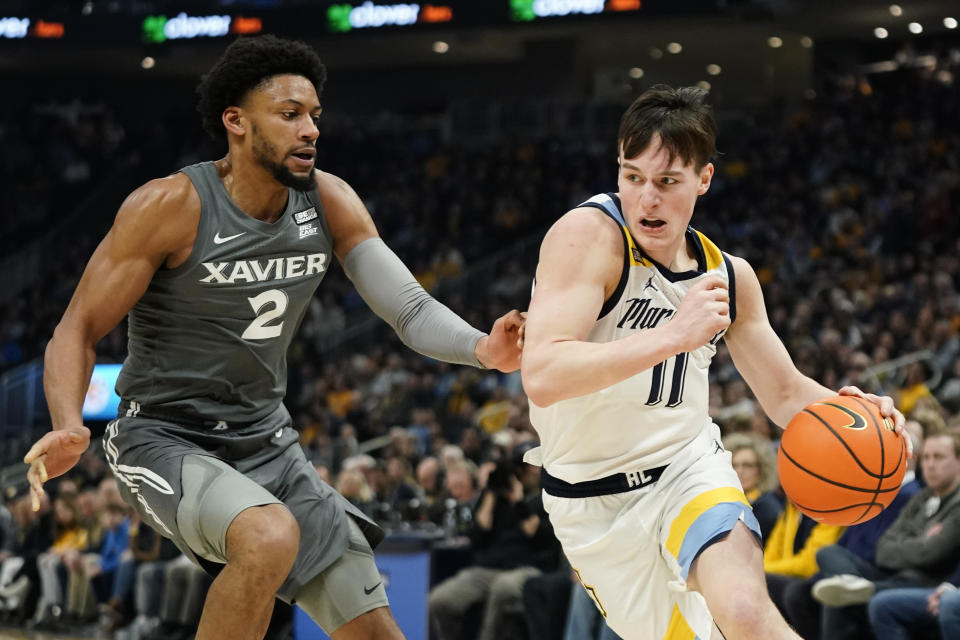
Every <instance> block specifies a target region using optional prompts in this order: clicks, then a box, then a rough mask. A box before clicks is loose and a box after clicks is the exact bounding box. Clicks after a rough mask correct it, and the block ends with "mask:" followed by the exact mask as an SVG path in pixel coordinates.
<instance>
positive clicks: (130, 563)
mask: <svg viewBox="0 0 960 640" xmlns="http://www.w3.org/2000/svg"><path fill="white" fill-rule="evenodd" d="M179 555H180V550H179V549H177V547H176V546H175V545H174V544H173V541H171V540H170V539H169V538H165V537H163V536H161V535H160V534H159V533H157V532H156V531H155V530H154V529H153V528H152V527H150V526H148V525H146V524H144V523H143V522H139V521H137V522H133V523H131V526H130V551H129V557H127V558H125V559H124V561H123V562H122V563H121V569H120V571H124V572H128V571H132V572H133V574H134V578H133V580H134V585H135V586H134V588H133V599H134V602H133V606H132V607H131V606H130V603H129V602H124V603H122V604H121V606H120V608H112V610H111V612H110V614H111V619H110V623H109V624H108V626H107V628H106V631H107V632H111V631H115V630H117V629H119V628H121V627H123V626H125V624H126V623H127V622H132V625H131V627H130V637H131V640H137V639H138V638H140V637H141V636H143V635H146V634H147V633H149V632H151V631H152V630H154V629H156V628H157V627H159V626H160V604H161V603H162V601H163V587H164V570H165V569H166V566H167V563H169V562H170V561H171V560H173V559H174V558H176V557H178V556H179ZM132 616H135V617H133V619H132V620H131V617H132Z"/></svg>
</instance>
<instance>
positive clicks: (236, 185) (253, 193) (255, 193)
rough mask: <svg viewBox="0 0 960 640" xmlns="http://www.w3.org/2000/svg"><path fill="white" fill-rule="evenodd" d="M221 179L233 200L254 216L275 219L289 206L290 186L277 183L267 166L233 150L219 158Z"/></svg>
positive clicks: (271, 220) (261, 218)
mask: <svg viewBox="0 0 960 640" xmlns="http://www.w3.org/2000/svg"><path fill="white" fill-rule="evenodd" d="M216 165H217V172H218V173H219V174H220V182H222V183H223V187H224V189H226V190H227V194H228V195H229V196H230V199H231V200H233V203H234V204H236V205H237V206H238V207H239V208H240V210H241V211H243V212H244V213H246V214H247V215H248V216H250V217H251V218H256V219H257V220H262V221H264V222H276V221H277V220H278V219H279V218H280V216H281V215H283V211H284V209H286V207H287V198H288V197H289V192H288V190H287V187H285V186H284V185H282V184H280V183H279V182H277V180H276V179H275V178H274V177H273V176H272V175H270V172H269V171H267V169H265V168H264V167H262V166H260V165H259V164H257V163H254V162H252V161H244V159H243V158H242V157H241V156H240V155H239V154H238V153H237V152H236V151H235V150H231V151H230V153H228V154H227V155H226V156H225V157H223V158H221V159H220V160H217V162H216Z"/></svg>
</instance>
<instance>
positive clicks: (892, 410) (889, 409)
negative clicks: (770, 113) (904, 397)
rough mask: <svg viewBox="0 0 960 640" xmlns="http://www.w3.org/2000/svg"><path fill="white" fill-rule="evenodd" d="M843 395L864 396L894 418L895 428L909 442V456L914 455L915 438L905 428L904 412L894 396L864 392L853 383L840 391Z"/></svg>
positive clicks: (881, 411)
mask: <svg viewBox="0 0 960 640" xmlns="http://www.w3.org/2000/svg"><path fill="white" fill-rule="evenodd" d="M839 393H840V395H842V396H856V397H858V398H863V399H864V400H866V401H867V402H870V403H872V404H875V405H877V406H878V407H880V415H882V416H883V417H884V418H890V419H891V420H893V430H894V431H896V432H897V433H898V434H899V435H900V437H901V438H903V439H904V441H906V443H907V457H908V458H912V457H913V440H911V439H910V434H908V433H907V432H906V431H904V430H903V425H904V424H905V423H906V419H905V418H904V417H903V414H902V413H900V411H898V410H897V408H896V407H895V406H894V404H893V398H891V397H890V396H878V395H876V394H873V393H864V392H863V391H861V390H860V388H859V387H854V386H852V385H850V386H846V387H843V388H842V389H840V391H839Z"/></svg>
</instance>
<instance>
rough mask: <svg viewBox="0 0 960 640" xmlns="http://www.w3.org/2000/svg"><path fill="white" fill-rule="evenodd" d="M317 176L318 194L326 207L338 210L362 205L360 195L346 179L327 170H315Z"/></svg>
mask: <svg viewBox="0 0 960 640" xmlns="http://www.w3.org/2000/svg"><path fill="white" fill-rule="evenodd" d="M315 174H316V178H317V195H318V196H319V197H320V201H321V202H322V203H323V207H324V209H327V210H338V209H342V208H345V207H346V208H348V207H352V206H356V205H357V204H361V205H362V201H361V200H360V196H358V195H357V192H356V191H354V190H353V187H351V186H350V184H349V183H347V181H346V180H344V179H343V178H341V177H339V176H335V175H334V174H332V173H327V172H326V171H320V170H319V169H318V170H317V171H316V172H315Z"/></svg>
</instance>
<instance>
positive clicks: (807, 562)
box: [763, 500, 844, 626]
mask: <svg viewBox="0 0 960 640" xmlns="http://www.w3.org/2000/svg"><path fill="white" fill-rule="evenodd" d="M843 529H844V528H843V527H835V526H832V525H827V524H817V522H816V521H815V520H814V519H813V518H810V517H808V516H805V515H804V514H802V513H801V512H800V510H799V509H797V507H796V506H794V504H793V503H792V502H790V501H789V500H787V501H786V504H785V505H784V508H783V511H782V512H781V513H780V517H779V518H777V521H776V523H775V524H774V525H773V531H772V532H771V533H770V538H769V539H768V540H767V541H766V545H765V546H764V549H763V569H764V571H765V572H766V574H767V589H768V591H769V592H770V598H771V599H772V600H773V602H774V604H776V605H777V608H779V609H780V612H781V613H782V614H783V616H784V617H785V618H786V619H787V622H789V623H790V624H791V625H793V626H796V625H797V622H798V621H796V620H791V619H790V617H789V615H788V611H787V608H786V606H785V604H784V603H785V602H786V601H787V598H789V597H790V596H789V590H790V589H791V588H808V587H807V586H806V585H807V582H806V578H809V577H811V576H812V575H813V574H815V573H816V572H817V550H818V549H820V548H821V547H825V546H827V545H831V544H835V543H836V542H837V540H839V539H840V535H841V534H842V533H843Z"/></svg>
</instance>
